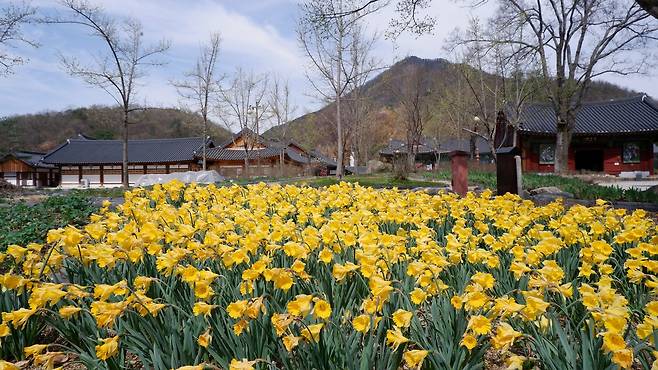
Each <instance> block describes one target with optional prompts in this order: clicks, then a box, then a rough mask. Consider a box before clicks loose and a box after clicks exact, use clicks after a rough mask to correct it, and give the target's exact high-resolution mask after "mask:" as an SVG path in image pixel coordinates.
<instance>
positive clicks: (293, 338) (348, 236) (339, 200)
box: [0, 182, 658, 370]
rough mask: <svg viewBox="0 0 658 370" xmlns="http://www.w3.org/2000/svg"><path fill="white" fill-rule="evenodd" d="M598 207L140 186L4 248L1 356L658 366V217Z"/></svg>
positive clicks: (281, 363)
mask: <svg viewBox="0 0 658 370" xmlns="http://www.w3.org/2000/svg"><path fill="white" fill-rule="evenodd" d="M597 204H598V205H597V206H595V207H592V208H586V207H582V206H573V207H571V208H566V207H565V206H563V205H562V204H561V203H560V202H559V201H558V202H555V203H552V204H549V205H547V206H543V207H539V206H535V205H534V204H533V203H532V202H530V201H527V200H522V199H520V198H518V197H516V196H511V195H507V196H503V197H494V196H492V194H491V193H489V192H485V193H482V194H479V195H475V194H468V196H466V197H463V198H459V197H457V196H456V195H454V194H450V193H443V194H439V195H428V194H426V193H422V192H403V191H398V190H396V189H392V190H374V189H370V188H364V187H360V186H358V185H350V184H345V183H341V184H338V185H332V186H330V187H325V188H311V187H298V186H279V185H264V184H259V185H250V186H247V187H241V186H231V187H216V186H214V185H210V186H196V185H189V186H186V185H184V184H182V183H180V182H171V183H168V184H166V185H163V186H159V185H156V186H154V187H153V188H152V189H149V190H147V189H141V188H138V189H134V190H131V191H129V192H127V193H126V194H125V203H124V204H122V205H120V206H117V207H116V208H110V207H109V205H105V206H104V207H103V208H101V209H100V211H99V212H97V213H96V214H93V215H92V216H91V218H90V220H89V223H88V224H87V225H86V226H84V227H81V228H79V229H78V228H74V227H71V226H69V227H65V228H62V229H56V230H51V231H50V232H49V233H48V238H47V243H45V244H43V245H42V244H29V245H23V246H18V245H12V246H10V247H9V248H8V249H7V252H6V253H5V254H4V255H1V256H0V259H2V260H4V261H5V262H6V263H10V264H11V266H13V267H12V268H11V270H10V271H9V272H7V273H5V274H4V275H0V285H2V292H1V293H0V311H2V323H1V324H0V337H1V338H0V354H1V355H2V357H3V360H2V361H0V369H17V368H18V367H17V366H16V365H14V364H15V363H16V362H17V361H20V360H22V359H27V360H29V361H31V363H32V364H33V365H36V366H41V367H43V368H53V367H54V366H56V365H57V358H58V356H59V357H61V356H62V355H66V356H70V358H72V359H74V360H75V361H79V362H80V363H82V364H83V365H84V366H86V367H87V368H90V369H123V368H125V364H126V361H127V358H131V357H132V358H136V359H138V361H139V363H141V366H143V367H144V368H147V369H158V370H159V369H204V368H207V369H229V368H230V369H363V370H366V369H421V368H422V369H483V368H489V367H495V368H503V369H504V368H508V369H524V368H525V369H529V368H541V369H555V370H558V369H559V370H563V369H574V370H575V369H609V368H610V369H612V368H619V367H621V368H638V369H656V368H658V362H656V363H654V361H655V359H656V355H657V354H658V352H656V347H655V343H656V337H657V334H658V331H656V329H658V299H657V298H656V292H657V290H658V278H657V277H656V274H657V273H658V229H657V226H656V223H655V221H653V220H652V219H651V218H650V217H648V216H647V215H646V214H645V213H644V212H643V211H635V212H632V213H630V212H626V211H624V210H618V209H613V208H611V207H609V206H607V205H606V204H605V203H604V202H599V203H597ZM45 328H50V329H51V330H53V331H54V332H55V333H56V338H57V339H56V340H53V341H43V340H39V339H40V338H41V337H40V336H39V335H37V334H38V332H39V331H42V330H44V329H45Z"/></svg>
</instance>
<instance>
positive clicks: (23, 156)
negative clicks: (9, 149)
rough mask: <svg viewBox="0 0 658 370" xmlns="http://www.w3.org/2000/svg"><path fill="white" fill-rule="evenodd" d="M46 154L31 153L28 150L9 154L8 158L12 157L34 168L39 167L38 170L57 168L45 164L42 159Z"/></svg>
mask: <svg viewBox="0 0 658 370" xmlns="http://www.w3.org/2000/svg"><path fill="white" fill-rule="evenodd" d="M44 155H45V153H42V152H30V151H26V150H21V151H17V152H13V153H11V154H8V156H12V157H14V158H16V159H18V160H19V161H23V162H25V163H26V164H28V165H30V166H32V167H38V168H55V166H53V165H50V164H46V163H43V162H42V161H41V159H42V158H43V156H44Z"/></svg>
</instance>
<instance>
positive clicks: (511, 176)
mask: <svg viewBox="0 0 658 370" xmlns="http://www.w3.org/2000/svg"><path fill="white" fill-rule="evenodd" d="M519 153H520V151H519V149H518V148H515V147H504V148H500V149H498V150H497V151H496V183H497V186H496V193H497V194H498V195H505V194H507V193H510V194H520V193H521V189H522V188H521V176H520V174H521V156H520V155H519Z"/></svg>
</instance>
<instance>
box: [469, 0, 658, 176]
mask: <svg viewBox="0 0 658 370" xmlns="http://www.w3.org/2000/svg"><path fill="white" fill-rule="evenodd" d="M499 2H500V4H501V7H500V9H499V12H498V14H497V15H496V17H495V19H494V22H495V24H496V25H497V27H499V28H500V29H503V28H510V27H511V28H515V29H521V28H522V29H524V30H525V35H527V37H525V38H524V39H521V40H519V39H510V40H490V39H487V38H484V39H483V40H477V39H474V40H472V41H474V42H478V41H486V42H493V43H506V44H515V45H518V46H521V47H522V49H521V50H522V51H523V52H531V53H533V54H534V55H535V56H536V57H537V60H538V63H539V67H540V72H541V76H542V78H543V79H544V80H545V81H546V86H547V87H546V92H547V95H548V99H549V100H550V102H551V104H552V106H553V109H554V111H555V115H556V121H557V140H556V145H555V171H556V172H558V173H565V172H567V171H568V153H569V146H570V144H571V138H572V135H573V130H574V127H575V124H576V115H577V113H578V111H579V109H580V107H581V106H582V103H583V98H584V96H585V94H586V92H587V90H588V88H589V86H590V84H591V82H592V80H593V79H594V78H596V77H599V76H602V75H606V74H618V75H628V74H632V73H639V72H642V71H643V70H644V69H645V67H646V66H647V64H646V62H647V61H648V60H651V59H648V58H651V57H652V56H651V55H650V54H645V55H644V56H643V57H640V55H639V54H640V53H641V52H649V50H650V48H647V46H649V43H650V42H651V41H653V40H655V39H656V36H657V33H658V22H656V21H655V20H653V19H652V18H651V16H650V15H649V14H648V13H646V12H645V11H644V10H643V9H642V8H641V7H640V6H639V5H638V4H637V3H629V2H627V1H624V0H576V1H571V2H564V1H561V0H541V1H532V2H530V1H527V0H499ZM653 57H655V56H653Z"/></svg>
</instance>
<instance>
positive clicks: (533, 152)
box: [500, 95, 658, 175]
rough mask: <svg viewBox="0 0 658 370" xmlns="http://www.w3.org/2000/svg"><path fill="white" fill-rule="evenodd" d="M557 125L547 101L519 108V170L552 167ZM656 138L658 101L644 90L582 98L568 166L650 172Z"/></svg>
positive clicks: (657, 139) (647, 173)
mask: <svg viewBox="0 0 658 370" xmlns="http://www.w3.org/2000/svg"><path fill="white" fill-rule="evenodd" d="M556 129H557V124H556V115H555V112H554V110H553V108H552V107H551V106H550V105H549V104H533V105H529V106H528V107H526V109H524V110H523V112H522V114H521V116H520V124H519V128H518V131H517V135H516V136H517V142H516V143H515V144H516V146H518V147H519V148H520V149H521V157H522V162H523V170H524V171H529V172H553V171H554V165H555V140H556ZM500 131H501V132H502V131H503V130H500ZM506 136H507V138H512V137H514V136H515V135H511V134H509V133H508V135H506ZM508 141H509V140H508ZM656 141H658V105H657V104H656V102H655V101H653V100H652V99H651V98H650V97H648V96H647V95H640V96H635V97H631V98H626V99H617V100H610V101H604V102H595V103H585V104H583V106H582V107H581V109H580V110H579V111H578V113H577V115H576V126H575V129H574V132H573V139H572V142H571V146H570V147H569V158H568V168H569V170H571V171H581V172H604V173H607V174H612V175H620V174H622V173H643V174H645V175H649V174H653V172H654V165H653V160H654V153H653V151H654V145H653V143H654V142H656ZM509 144H511V143H508V144H507V145H509ZM507 145H505V146H507Z"/></svg>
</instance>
